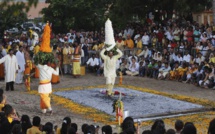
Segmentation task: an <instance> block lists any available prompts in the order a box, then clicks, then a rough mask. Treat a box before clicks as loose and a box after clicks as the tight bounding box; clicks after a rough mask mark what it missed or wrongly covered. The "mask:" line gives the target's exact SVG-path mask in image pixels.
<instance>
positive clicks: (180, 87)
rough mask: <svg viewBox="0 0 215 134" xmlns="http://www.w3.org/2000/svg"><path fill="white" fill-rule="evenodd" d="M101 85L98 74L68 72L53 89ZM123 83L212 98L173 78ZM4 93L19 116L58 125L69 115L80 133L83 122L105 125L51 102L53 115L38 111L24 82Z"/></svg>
mask: <svg viewBox="0 0 215 134" xmlns="http://www.w3.org/2000/svg"><path fill="white" fill-rule="evenodd" d="M32 81H33V82H32V89H33V90H37V87H38V79H32ZM118 81H119V78H116V84H118ZM103 84H105V78H104V77H101V76H95V75H94V74H86V75H85V76H81V77H80V78H73V77H72V76H71V75H64V76H61V82H60V83H59V84H56V85H53V89H56V88H67V87H76V86H93V85H103ZM123 84H124V85H133V86H138V87H144V88H149V89H153V90H158V91H162V92H168V93H169V94H180V95H186V96H192V97H197V98H202V99H207V100H211V101H215V97H214V96H215V90H212V89H203V88H199V87H196V86H194V85H191V84H184V83H180V82H174V81H163V80H162V81H159V80H155V79H150V78H143V77H132V76H124V77H123ZM0 87H2V88H4V89H5V83H4V81H0ZM5 94H6V95H7V97H8V99H7V102H8V103H9V104H11V105H12V106H13V107H14V108H15V109H16V110H17V111H18V113H19V115H20V116H21V115H24V114H27V115H29V116H30V118H31V119H32V118H33V117H34V116H36V115H38V116H40V117H41V119H42V124H44V123H46V122H52V123H53V124H54V125H58V126H61V123H62V120H63V118H64V117H66V116H69V117H71V119H72V122H74V123H77V124H78V127H79V133H80V127H81V125H82V124H83V123H87V124H94V125H100V126H102V125H104V124H100V123H95V122H93V121H91V120H88V119H86V118H83V117H82V116H81V115H77V114H74V113H72V112H71V111H69V110H68V109H65V108H63V107H62V106H60V105H56V104H53V103H52V107H53V110H54V114H53V115H52V116H48V115H42V114H41V112H40V105H39V104H40V98H39V96H37V95H29V94H27V93H26V89H25V86H24V84H22V85H15V91H7V92H6V91H5Z"/></svg>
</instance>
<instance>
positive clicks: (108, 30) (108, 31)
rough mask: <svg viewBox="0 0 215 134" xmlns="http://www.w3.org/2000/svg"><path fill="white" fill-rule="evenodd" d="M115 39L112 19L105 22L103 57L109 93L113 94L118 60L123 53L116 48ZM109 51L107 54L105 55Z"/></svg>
mask: <svg viewBox="0 0 215 134" xmlns="http://www.w3.org/2000/svg"><path fill="white" fill-rule="evenodd" d="M115 45H116V43H115V40H114V36H113V28H112V24H111V21H110V20H109V19H108V20H107V21H106V23H105V48H104V49H103V50H102V51H101V53H100V55H101V58H102V59H103V60H104V76H105V77H106V86H107V94H108V95H112V90H113V86H114V83H115V78H116V62H117V60H118V58H120V57H121V56H122V55H123V54H122V52H121V51H120V50H119V49H118V48H117V49H116V50H115ZM105 51H107V55H105ZM115 52H116V53H118V54H117V55H114V53H115Z"/></svg>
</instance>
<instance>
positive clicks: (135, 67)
mask: <svg viewBox="0 0 215 134" xmlns="http://www.w3.org/2000/svg"><path fill="white" fill-rule="evenodd" d="M126 74H127V75H130V76H136V75H138V74H139V64H138V63H137V62H136V59H135V58H132V63H131V64H130V65H129V70H128V71H126Z"/></svg>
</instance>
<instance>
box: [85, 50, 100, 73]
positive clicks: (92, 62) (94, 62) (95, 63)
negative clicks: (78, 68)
mask: <svg viewBox="0 0 215 134" xmlns="http://www.w3.org/2000/svg"><path fill="white" fill-rule="evenodd" d="M87 66H88V68H89V70H90V72H96V71H97V70H98V68H99V60H98V58H96V57H95V54H93V55H92V57H91V58H90V59H89V60H88V61H87Z"/></svg>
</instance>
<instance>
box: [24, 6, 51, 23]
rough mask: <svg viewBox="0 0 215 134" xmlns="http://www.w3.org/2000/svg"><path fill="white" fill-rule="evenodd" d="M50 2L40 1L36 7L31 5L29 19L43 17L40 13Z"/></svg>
mask: <svg viewBox="0 0 215 134" xmlns="http://www.w3.org/2000/svg"><path fill="white" fill-rule="evenodd" d="M48 6H49V4H47V3H45V2H39V3H38V4H37V6H36V7H34V6H33V7H31V8H30V10H29V12H28V13H27V15H28V19H34V18H38V17H39V18H41V17H43V15H42V14H41V13H40V12H41V11H42V9H43V8H45V7H48Z"/></svg>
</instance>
